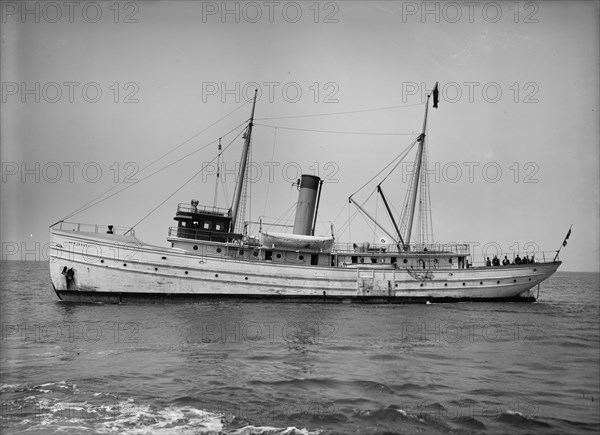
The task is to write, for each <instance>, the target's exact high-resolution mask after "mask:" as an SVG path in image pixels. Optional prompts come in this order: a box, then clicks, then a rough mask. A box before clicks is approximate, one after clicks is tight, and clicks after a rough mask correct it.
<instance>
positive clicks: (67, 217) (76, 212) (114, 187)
mask: <svg viewBox="0 0 600 435" xmlns="http://www.w3.org/2000/svg"><path fill="white" fill-rule="evenodd" d="M245 105H246V103H244V104H242V105H240V106H239V107H237V108H235V109H233V110H232V111H231V112H229V113H228V114H226V115H225V116H223V117H221V118H219V119H218V120H216V121H215V122H213V123H212V124H210V125H209V126H208V127H206V128H205V129H203V130H201V131H200V132H198V133H196V134H194V135H193V136H191V137H189V138H188V139H186V140H184V141H183V142H182V143H180V144H179V145H177V146H176V147H175V148H172V149H171V150H169V151H167V152H166V153H165V154H163V155H162V156H160V157H158V158H157V159H155V160H153V161H152V162H150V163H149V164H147V165H146V166H144V167H143V168H142V169H140V170H139V171H138V172H137V173H138V174H139V173H141V172H144V171H145V170H146V169H148V168H149V167H150V166H152V165H153V164H155V163H156V162H158V161H159V160H161V159H163V158H165V157H166V156H167V155H169V154H171V153H172V152H174V151H175V150H177V149H179V148H181V147H182V146H183V145H185V144H186V143H188V142H190V141H191V140H192V139H194V138H196V137H198V136H199V135H201V134H202V133H204V132H205V131H206V130H208V129H209V128H211V127H212V126H214V125H215V124H218V123H219V122H221V121H222V120H223V119H225V118H227V117H228V116H229V115H231V114H232V113H234V112H235V111H237V110H239V109H241V108H242V107H244V106H245ZM246 122H247V121H244V124H245V123H246ZM236 128H237V127H236ZM234 130H235V129H234ZM124 182H125V180H123V181H122V182H121V183H119V184H115V185H114V186H113V187H111V188H110V189H108V190H106V191H104V192H103V193H101V194H100V195H98V196H96V197H95V198H93V199H92V200H90V201H88V202H87V203H85V204H84V205H82V206H81V207H80V208H78V209H76V210H75V211H73V212H72V213H71V214H69V215H67V216H65V217H63V218H62V219H61V220H60V221H64V220H66V219H69V218H71V217H73V216H75V215H76V214H78V213H81V212H82V211H84V210H87V209H88V208H89V207H86V206H87V205H88V204H91V203H93V202H94V201H96V200H97V199H99V198H101V197H103V196H104V195H106V194H107V193H109V192H112V191H113V190H114V189H116V188H117V187H119V186H120V185H121V184H123V183H124ZM122 190H125V189H122ZM122 190H120V191H119V192H121V191H122ZM111 196H112V195H111ZM100 202H102V201H100ZM60 221H59V222H60Z"/></svg>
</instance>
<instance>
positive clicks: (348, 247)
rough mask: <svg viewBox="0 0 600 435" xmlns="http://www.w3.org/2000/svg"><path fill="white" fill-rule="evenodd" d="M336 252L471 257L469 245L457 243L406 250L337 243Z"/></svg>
mask: <svg viewBox="0 0 600 435" xmlns="http://www.w3.org/2000/svg"><path fill="white" fill-rule="evenodd" d="M334 249H335V251H336V252H337V253H340V254H342V253H359V254H369V253H374V254H376V253H384V252H387V253H392V252H394V253H403V254H409V253H411V252H418V253H419V255H431V256H434V255H436V254H456V255H469V253H470V248H469V245H468V244H457V243H434V244H428V245H421V244H414V245H408V246H407V247H406V249H400V250H398V246H397V245H394V244H385V245H382V244H370V243H336V245H335V248H334Z"/></svg>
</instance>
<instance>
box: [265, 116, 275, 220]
mask: <svg viewBox="0 0 600 435" xmlns="http://www.w3.org/2000/svg"><path fill="white" fill-rule="evenodd" d="M276 142H277V127H275V135H274V136H273V149H272V150H271V163H273V157H275V143H276ZM269 175H270V174H269ZM270 187H271V183H270V182H269V183H267V194H266V196H265V206H264V208H263V215H264V214H265V213H266V212H267V202H268V201H269V190H270Z"/></svg>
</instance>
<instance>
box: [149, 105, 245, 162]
mask: <svg viewBox="0 0 600 435" xmlns="http://www.w3.org/2000/svg"><path fill="white" fill-rule="evenodd" d="M246 104H248V102H245V103H243V104H241V105H239V106H238V107H236V108H235V109H233V110H232V111H231V112H229V113H228V114H226V115H225V116H223V117H221V118H219V119H217V120H216V121H215V122H213V123H212V124H210V125H209V126H208V127H206V128H205V129H204V130H202V131H200V132H198V133H196V134H194V135H193V136H191V137H190V138H188V139H186V140H184V141H183V142H182V143H180V144H179V145H177V146H176V147H175V148H173V149H171V150H170V151H167V152H166V153H165V154H163V155H162V156H160V157H158V158H157V159H155V160H154V161H152V162H151V163H149V164H148V165H146V166H144V168H142V169H141V170H140V172H142V171H143V170H145V169H147V168H149V167H150V166H152V165H153V164H154V163H156V162H158V161H159V160H161V159H163V158H164V157H166V156H167V155H169V154H171V153H172V152H173V151H175V150H177V149H179V148H181V147H182V146H183V145H185V144H186V143H188V142H190V141H191V140H192V139H195V138H196V137H198V136H200V135H201V134H202V133H204V132H205V131H206V130H208V129H209V128H211V127H213V126H214V125H216V124H218V123H219V122H221V121H222V120H224V119H225V118H227V117H228V116H229V115H231V114H232V113H234V112H236V111H238V110H239V109H241V108H242V107H244V106H245V105H246ZM247 122H248V121H247V120H246V121H244V124H246V123H247ZM236 128H237V127H236ZM234 130H235V129H234Z"/></svg>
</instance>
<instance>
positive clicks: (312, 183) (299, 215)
mask: <svg viewBox="0 0 600 435" xmlns="http://www.w3.org/2000/svg"><path fill="white" fill-rule="evenodd" d="M320 180H321V179H320V178H319V177H317V176H315V175H302V179H301V180H300V191H299V192H298V205H296V218H295V219H294V234H301V235H304V236H310V235H311V230H312V226H313V216H314V214H315V204H316V202H317V191H318V190H319V181H320Z"/></svg>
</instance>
